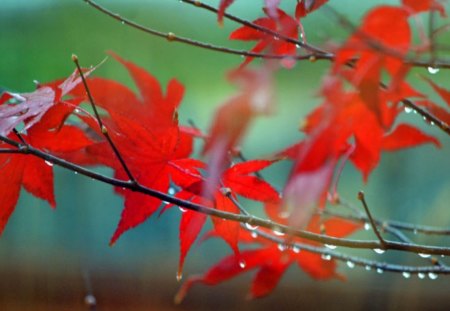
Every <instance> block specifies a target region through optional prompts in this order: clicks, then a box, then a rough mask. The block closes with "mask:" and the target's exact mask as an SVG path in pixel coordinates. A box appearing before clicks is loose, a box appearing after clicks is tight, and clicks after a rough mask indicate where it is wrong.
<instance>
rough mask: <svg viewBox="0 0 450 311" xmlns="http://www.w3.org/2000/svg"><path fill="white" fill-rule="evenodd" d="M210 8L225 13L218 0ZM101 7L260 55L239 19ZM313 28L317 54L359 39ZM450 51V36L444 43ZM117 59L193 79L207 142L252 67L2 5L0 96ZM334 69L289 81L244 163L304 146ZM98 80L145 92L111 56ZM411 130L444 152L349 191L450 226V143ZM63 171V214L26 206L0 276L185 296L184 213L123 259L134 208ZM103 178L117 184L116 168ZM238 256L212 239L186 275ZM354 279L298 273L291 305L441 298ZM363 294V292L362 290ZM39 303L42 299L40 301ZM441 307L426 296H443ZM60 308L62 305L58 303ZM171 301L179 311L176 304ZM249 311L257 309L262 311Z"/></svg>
mask: <svg viewBox="0 0 450 311" xmlns="http://www.w3.org/2000/svg"><path fill="white" fill-rule="evenodd" d="M333 2H334V4H333V7H334V8H336V9H338V10H339V11H340V12H341V13H343V14H345V15H346V16H347V17H349V19H350V20H352V21H354V22H355V23H357V21H358V20H359V18H360V17H361V15H362V14H363V12H364V11H365V10H366V9H367V8H368V7H371V6H373V5H375V4H376V3H378V1H356V3H355V1H350V0H348V1H347V0H346V1H332V3H333ZM208 3H212V4H215V3H217V1H208ZM389 3H396V2H395V1H389ZM101 4H103V5H105V6H107V7H108V8H110V9H112V10H114V11H116V12H120V14H121V15H123V16H124V17H127V18H130V19H133V20H135V21H137V22H140V23H142V24H144V25H147V26H150V27H153V28H155V29H158V30H162V31H172V32H174V33H176V34H178V35H182V36H185V37H189V38H194V39H198V40H200V41H204V42H210V43H215V44H219V45H224V46H229V47H235V48H242V49H244V48H245V49H246V48H250V47H251V46H252V45H251V43H250V44H245V43H240V42H231V41H228V40H227V35H228V34H229V32H230V31H231V30H233V29H235V28H236V27H237V26H236V25H235V24H233V23H232V22H229V21H226V22H225V26H224V27H222V28H220V27H218V25H217V23H216V16H215V15H214V14H211V13H209V12H206V11H201V10H199V9H197V8H195V7H192V6H189V5H186V4H183V3H180V2H179V1H172V0H170V1H168V0H166V1H162V0H159V1H150V0H149V1H118V0H117V1H101ZM260 5H261V1H242V0H241V1H237V2H236V3H235V4H234V5H233V6H232V7H231V9H230V12H232V13H235V14H237V15H239V16H242V17H245V18H248V19H254V18H256V17H258V16H260V11H259V9H258V8H259V7H260ZM290 5H292V4H291V3H290V2H289V1H284V2H283V6H284V7H285V8H289V6H290ZM304 26H305V29H306V32H307V36H308V40H309V41H310V42H312V43H321V42H326V41H330V40H333V41H339V40H341V39H343V38H345V36H346V33H347V32H346V30H345V29H343V28H342V27H336V22H335V20H334V19H333V17H332V15H330V14H327V13H326V12H318V13H316V14H314V15H312V16H310V17H308V18H307V19H306V20H305V22H304ZM448 39H449V36H448V35H446V36H444V37H443V38H442V39H441V41H443V42H445V41H446V40H448ZM109 50H111V51H114V52H116V53H118V54H119V55H121V56H122V57H124V58H126V59H129V60H132V61H133V62H135V63H136V64H139V65H141V66H142V67H144V68H146V69H147V70H149V71H150V72H151V73H152V74H154V75H155V76H157V77H158V79H159V80H160V81H161V83H162V84H163V85H164V86H165V85H166V83H167V81H168V80H169V79H171V78H172V77H176V78H177V79H178V80H180V81H181V82H182V83H183V84H184V85H185V86H186V90H187V91H186V95H185V98H184V100H183V103H182V108H181V111H180V117H181V120H182V121H185V120H187V119H193V120H195V122H196V123H197V125H198V126H200V127H201V128H203V129H205V130H206V129H207V128H208V125H209V123H210V121H211V118H212V116H213V113H214V111H215V109H216V108H217V107H218V106H219V105H220V104H221V103H223V102H224V101H225V100H226V99H227V98H228V97H230V96H233V95H234V94H235V88H234V87H233V86H232V85H230V84H228V82H227V81H226V78H225V74H226V72H227V71H228V70H229V69H230V68H233V67H236V66H237V65H238V64H239V63H240V62H241V61H242V59H241V58H240V57H237V56H232V55H226V54H221V53H217V52H211V51H206V50H200V49H198V48H195V47H191V46H186V45H182V44H180V43H169V42H167V41H166V40H163V39H159V38H154V37H151V36H148V35H147V34H144V33H141V32H139V31H137V30H135V29H131V28H130V27H127V26H124V25H122V24H120V23H119V22H117V21H114V20H113V19H111V18H109V17H107V16H104V15H102V14H100V13H99V12H97V11H95V10H94V9H93V8H91V7H89V6H88V5H86V4H85V3H83V1H81V0H65V1H50V0H42V1H36V0H35V1H13V0H7V1H5V0H2V1H1V3H0V87H3V88H5V89H7V90H10V91H15V92H26V91H32V90H33V88H34V84H33V80H38V81H41V82H46V81H51V80H55V79H57V78H61V77H66V76H68V75H69V74H70V73H71V72H72V71H73V70H74V66H73V63H72V61H71V58H70V57H71V54H72V53H75V54H77V55H78V57H79V59H80V62H81V63H82V64H83V65H84V66H86V67H87V66H89V65H96V64H98V63H100V62H101V61H102V60H103V59H104V58H105V57H107V54H106V51H109ZM442 56H443V57H445V56H446V55H445V54H443V55H442ZM447 56H448V54H447ZM328 65H329V64H328V63H327V62H316V63H313V64H311V63H308V62H303V63H298V64H297V65H296V66H295V68H294V69H292V70H281V71H280V72H278V73H277V74H276V97H277V106H276V113H275V114H274V115H273V116H271V117H264V118H261V119H259V120H257V121H256V122H255V124H254V126H253V127H252V128H251V130H250V132H249V134H248V136H247V138H246V139H245V142H244V152H245V154H246V155H247V156H248V157H250V158H252V157H261V156H265V155H268V154H270V153H272V152H274V151H276V150H278V149H280V148H282V147H285V146H287V145H289V144H291V143H293V142H295V140H296V139H298V138H299V137H300V136H299V134H298V133H297V128H298V125H299V124H300V121H301V119H302V118H303V117H304V116H305V115H306V113H307V112H308V111H310V110H311V109H312V108H313V107H315V105H317V104H318V103H319V102H320V99H319V98H317V96H316V95H315V94H316V92H317V90H318V87H319V85H320V81H321V77H322V75H323V74H324V73H325V72H326V70H327V68H328ZM95 74H96V75H100V76H104V77H108V78H111V79H115V80H119V81H123V83H125V84H127V85H129V86H130V87H132V88H134V86H133V85H132V82H131V80H130V78H129V77H128V76H127V75H126V73H125V71H124V69H123V68H121V66H120V65H119V64H118V63H116V62H115V61H114V60H113V59H111V58H108V60H107V61H106V62H105V63H104V64H103V65H101V67H100V68H99V69H98V70H96V72H95ZM418 74H421V75H428V72H427V71H426V70H425V69H417V70H414V72H413V74H411V82H412V83H413V84H414V85H418V87H419V88H420V89H423V90H424V91H426V92H428V93H429V92H430V88H429V87H427V86H426V85H424V83H423V82H422V81H421V80H420V78H419V77H418ZM433 78H435V81H437V82H439V83H441V84H442V85H444V86H446V87H447V88H448V87H449V86H448V82H449V73H448V71H445V70H441V71H440V72H439V73H438V74H437V75H436V76H433ZM434 98H437V97H434ZM401 119H402V120H403V121H408V122H410V123H413V124H417V125H419V126H420V127H422V128H423V129H424V130H426V131H427V132H428V133H431V134H433V135H436V136H437V137H438V138H440V140H441V141H442V143H443V147H442V149H441V150H436V149H435V148H434V147H432V146H428V145H427V146H424V147H421V148H415V149H411V150H405V151H402V152H398V153H396V154H385V155H383V158H382V161H381V163H380V165H379V167H378V168H377V170H376V171H375V172H374V173H373V174H372V175H371V177H370V179H369V183H368V184H364V183H363V182H362V180H361V177H360V175H359V174H358V173H357V172H356V171H355V169H354V168H353V167H350V166H349V167H347V168H346V169H345V171H344V174H343V177H342V183H341V185H340V189H341V193H342V195H343V196H344V197H346V198H348V199H350V200H352V201H353V202H354V203H355V205H356V204H357V202H356V199H355V196H356V193H357V191H358V190H360V189H363V190H364V191H365V193H366V196H367V200H368V202H369V204H370V206H371V209H372V212H373V213H374V214H375V215H376V216H377V217H380V218H390V219H396V220H402V221H410V222H414V223H422V224H429V225H438V226H449V225H450V222H449V219H450V215H449V208H450V206H449V203H448V202H450V177H449V168H450V165H449V155H450V153H449V151H450V144H449V141H450V140H449V137H448V136H445V135H444V134H442V133H441V132H440V131H439V130H438V129H436V128H434V127H431V126H428V125H426V124H424V122H422V120H421V119H420V118H419V117H418V116H417V115H414V114H408V115H406V114H405V115H404V116H402V117H401ZM55 171H56V177H55V188H56V198H57V199H56V200H57V209H56V210H51V209H50V207H49V206H48V205H47V204H46V203H45V202H42V201H39V200H38V199H35V198H32V197H31V196H29V195H28V194H27V193H25V191H23V192H22V196H21V198H20V202H19V204H18V205H17V207H16V210H15V212H14V214H13V216H12V217H11V219H10V221H9V223H8V225H7V228H6V230H5V232H4V234H3V236H2V237H1V239H0V277H1V276H2V275H3V276H5V275H9V274H8V271H21V273H23V276H22V277H21V282H22V283H24V284H35V283H33V282H35V278H37V277H36V275H39V273H48V274H51V275H58V276H62V277H64V276H67V277H68V278H69V279H70V276H73V277H74V278H75V279H76V278H77V276H78V275H81V271H83V270H89V271H91V273H92V274H93V275H102V276H111V277H113V278H114V277H116V278H118V279H119V280H122V281H123V278H124V277H123V276H127V277H129V278H130V279H131V280H139V282H143V283H145V282H150V283H152V282H153V281H152V280H164V282H165V283H164V284H165V285H164V286H166V287H167V288H168V290H167V291H169V292H171V293H172V294H173V293H174V292H175V291H176V288H177V287H178V285H177V283H176V280H175V273H176V269H177V263H178V221H179V217H180V212H179V211H178V210H177V209H172V210H170V211H169V212H167V213H166V214H165V215H163V216H162V217H161V218H157V217H156V216H154V217H152V218H150V219H149V220H148V221H146V222H145V223H144V224H142V225H140V226H139V227H137V228H136V229H133V230H130V231H128V232H127V233H125V234H124V235H123V236H122V237H121V238H120V240H119V241H118V242H117V243H116V245H115V246H114V247H109V246H108V241H109V238H110V237H111V235H112V233H113V232H114V229H115V226H116V224H117V223H118V221H119V217H120V212H121V209H122V200H121V198H120V197H118V196H117V195H115V194H114V193H113V191H112V189H111V187H110V186H108V185H103V184H100V183H96V182H92V181H91V180H89V179H88V178H85V177H83V176H78V175H75V174H74V173H72V172H69V171H66V170H63V169H60V168H56V169H55ZM103 171H104V172H105V173H106V174H110V171H108V170H106V169H103ZM0 174H1V171H0ZM286 174H287V166H286V165H277V166H276V167H274V168H271V169H268V170H267V171H266V172H265V176H266V177H268V178H270V179H271V180H272V181H273V182H274V183H275V184H276V185H277V186H278V187H281V186H282V184H283V178H284V177H285V176H286ZM253 208H254V209H257V207H253ZM357 237H361V238H373V235H372V234H370V233H367V232H362V233H360V234H359V235H357ZM413 238H414V239H415V240H416V241H418V242H423V243H441V244H443V245H449V239H448V238H446V239H443V238H439V239H438V238H434V237H422V236H413ZM352 252H353V253H355V254H362V255H364V256H366V257H374V256H375V254H371V253H368V252H357V251H352ZM227 253H229V250H228V249H227V248H226V247H225V245H224V243H223V242H221V241H212V240H211V241H207V242H205V243H203V244H202V245H200V246H196V247H194V248H193V249H192V251H191V253H190V254H189V257H188V258H187V261H186V268H185V274H187V275H189V274H192V273H198V272H201V271H205V267H208V266H210V265H211V264H213V263H214V262H215V261H216V260H217V259H218V258H221V257H222V256H224V255H225V254H227ZM377 256H379V255H377ZM383 256H385V258H386V259H394V260H401V261H402V262H405V263H407V262H408V263H418V262H419V259H418V258H413V256H410V255H408V256H407V255H405V254H394V255H392V254H385V255H383ZM340 270H341V271H342V272H344V273H346V274H347V275H348V277H349V282H348V283H346V284H345V285H342V284H341V283H338V282H335V281H332V282H329V283H317V282H314V281H312V280H310V279H309V278H308V277H307V276H306V275H305V274H303V273H302V272H298V269H296V268H295V269H291V270H290V272H291V273H289V275H286V277H285V278H284V279H283V281H282V284H281V285H280V288H282V289H283V288H289V290H290V291H289V292H290V293H292V291H293V289H294V293H295V289H296V288H297V287H298V286H301V288H303V289H305V290H306V289H310V288H317V289H318V290H319V289H322V290H328V289H330V291H333V290H335V289H336V288H341V287H343V288H346V290H347V291H348V292H349V293H351V292H352V291H355V293H357V295H359V296H358V297H362V298H361V301H364V299H363V298H364V297H365V296H364V293H369V292H370V291H371V290H374V286H375V287H376V288H378V289H379V288H383V289H385V290H391V291H392V292H396V291H397V290H399V289H403V290H404V288H405V287H408V291H406V294H405V295H406V297H410V296H414V295H416V296H417V295H418V293H424V292H425V293H429V292H427V291H426V290H427V289H426V288H429V287H430V286H432V285H430V282H431V281H428V280H427V281H420V282H419V281H418V280H416V279H415V280H408V281H406V280H403V279H402V278H401V277H400V276H398V275H389V274H385V275H383V276H379V275H376V274H375V273H374V272H371V273H369V272H365V271H362V270H361V269H355V270H354V271H351V272H350V271H348V270H349V269H348V268H346V267H345V265H344V264H342V265H341V268H340ZM248 281H249V276H247V277H243V278H240V279H239V280H238V281H237V283H234V284H240V286H241V287H239V288H241V291H245V290H246V288H247V283H248ZM99 282H100V281H99ZM155 282H156V281H155ZM232 282H233V281H232ZM406 282H408V284H406ZM433 282H434V283H433V286H432V288H433V289H434V290H435V291H437V292H438V293H439V290H440V288H443V287H444V286H445V284H447V285H448V284H449V283H448V278H447V279H446V278H442V277H441V278H439V279H438V280H437V281H433ZM19 283H20V282H19ZM22 283H21V284H22ZM63 283H64V281H63ZM299 283H300V284H301V285H298V284H299ZM145 284H147V283H145ZM232 284H233V283H232ZM355 284H359V285H357V286H355ZM434 284H441V285H442V286H440V285H439V286H437V285H434ZM147 285H148V284H147ZM242 285H243V286H244V287H242ZM30 286H31V287H33V285H30ZM80 286H82V285H80ZM225 286H227V285H225ZM144 287H145V286H144ZM357 287H358V288H359V289H358V291H357V292H356V288H357ZM223 288H224V287H216V288H213V289H208V290H206V289H204V288H201V289H199V290H198V291H196V292H195V293H197V295H198V296H195V294H194V297H199V296H200V295H201V294H202V293H203V292H202V290H204V291H205V292H207V293H210V294H211V295H220V294H221V293H222V290H223ZM225 288H229V287H225ZM361 288H363V290H361ZM444 288H445V287H444ZM282 289H278V290H275V292H274V293H273V296H274V297H275V298H269V300H268V301H270V299H279V298H280V297H285V295H283V290H282ZM161 290H162V289H161ZM364 290H366V292H365V291H364ZM81 291H82V290H81ZM8 295H9V294H8V291H7V292H6V294H4V296H2V297H0V298H1V299H5V300H3V303H5V301H9V300H8V299H7V298H5V297H9V296H8ZM29 295H30V296H33V291H31V294H29ZM143 295H145V294H144V293H143ZM221 295H226V293H224V294H221ZM427 295H428V294H426V295H425V297H428V298H429V297H430V296H427ZM242 296H243V293H242V292H241V295H236V293H234V294H230V297H228V298H229V299H230V300H233V299H241V298H242ZM11 297H15V296H14V295H13V296H11ZM30 299H31V298H30ZM48 300H49V303H52V299H48ZM194 301H196V300H194ZM239 301H240V300H238V302H239ZM1 303H2V300H0V305H1ZM167 303H168V304H170V301H168V302H167ZM246 306H247V307H249V308H250V307H251V306H252V305H251V304H250V305H246ZM11 308H12V307H11ZM0 309H1V308H0Z"/></svg>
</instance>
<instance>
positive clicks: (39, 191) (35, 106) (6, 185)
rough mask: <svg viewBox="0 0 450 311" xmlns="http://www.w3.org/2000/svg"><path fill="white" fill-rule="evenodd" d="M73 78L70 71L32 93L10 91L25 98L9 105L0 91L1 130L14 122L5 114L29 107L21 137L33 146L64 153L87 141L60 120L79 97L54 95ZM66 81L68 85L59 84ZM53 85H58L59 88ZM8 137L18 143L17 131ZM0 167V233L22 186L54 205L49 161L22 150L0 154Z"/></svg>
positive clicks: (78, 148) (72, 85) (6, 147)
mask: <svg viewBox="0 0 450 311" xmlns="http://www.w3.org/2000/svg"><path fill="white" fill-rule="evenodd" d="M75 80H76V79H75ZM73 81H74V74H72V75H71V76H70V77H69V78H68V79H67V80H65V81H64V82H63V84H60V83H58V84H55V85H54V86H43V87H42V88H39V89H37V90H36V91H35V92H32V93H26V94H17V95H14V96H16V97H19V98H26V100H25V101H23V102H21V103H19V104H15V105H14V106H10V107H8V106H7V105H8V104H6V103H5V100H8V99H9V98H11V97H10V96H8V95H3V96H2V97H1V100H0V105H1V106H0V107H5V109H3V110H2V111H3V112H6V113H5V114H4V115H3V116H4V117H5V124H7V126H5V127H4V128H3V130H4V131H5V132H6V131H9V128H11V127H12V128H14V127H15V126H16V125H18V123H16V121H17V120H14V122H8V121H10V120H11V118H10V117H8V115H9V116H10V112H11V111H21V109H29V110H28V111H32V112H30V115H29V118H30V119H23V121H25V123H26V130H25V129H23V130H22V132H23V133H22V134H21V137H22V139H24V140H25V141H26V142H27V143H28V144H30V145H31V146H33V147H34V148H38V149H42V150H45V151H47V152H49V153H53V154H55V155H58V156H62V157H64V154H65V153H72V152H75V151H77V150H80V149H83V148H86V147H87V146H89V145H91V144H92V142H91V140H90V139H89V138H88V137H87V136H86V135H85V134H84V133H83V132H82V131H81V130H80V129H79V128H78V127H76V126H74V125H65V124H64V121H65V120H66V118H67V116H68V115H69V114H70V113H71V112H72V111H73V110H74V109H75V107H76V106H77V105H78V104H79V102H80V99H69V100H62V99H61V97H58V98H57V97H55V94H56V93H58V92H60V93H61V94H64V93H66V92H68V91H69V90H70V89H71V88H73V87H75V85H76V82H73ZM78 82H80V80H78ZM68 84H70V87H61V86H62V85H68ZM55 88H59V89H60V91H58V90H56V89H55ZM42 90H44V91H42ZM61 96H62V95H61ZM4 105H6V106H4ZM22 106H25V108H22ZM2 125H3V123H2ZM12 128H11V129H12ZM8 137H9V138H10V139H13V140H15V141H17V142H18V143H21V140H20V139H19V138H18V136H17V135H14V134H9V136H8ZM0 148H5V149H11V147H10V146H8V145H7V144H6V143H1V144H0ZM0 167H1V174H0V185H1V189H2V190H0V200H1V205H0V234H1V233H2V232H3V230H4V229H5V226H6V223H7V222H8V220H9V218H10V216H11V214H12V213H13V211H14V208H15V206H16V204H17V200H18V198H19V194H20V189H21V187H22V186H23V187H24V188H25V190H27V191H28V192H29V193H31V194H32V195H33V196H35V197H37V198H40V199H42V200H45V201H47V202H48V203H49V204H50V206H51V207H52V208H54V207H55V206H56V202H55V195H54V189H53V168H52V164H51V163H49V162H45V161H44V160H42V159H39V158H36V157H33V156H27V155H22V154H0Z"/></svg>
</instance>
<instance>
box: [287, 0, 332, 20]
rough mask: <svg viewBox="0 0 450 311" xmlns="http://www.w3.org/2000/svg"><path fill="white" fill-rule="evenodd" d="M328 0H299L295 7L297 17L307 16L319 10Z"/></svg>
mask: <svg viewBox="0 0 450 311" xmlns="http://www.w3.org/2000/svg"><path fill="white" fill-rule="evenodd" d="M327 2H328V0H301V1H297V6H296V7H295V17H296V18H297V19H300V18H302V17H305V16H306V15H308V14H309V13H311V12H313V11H315V10H317V9H318V8H320V7H321V6H322V5H324V4H325V3H327Z"/></svg>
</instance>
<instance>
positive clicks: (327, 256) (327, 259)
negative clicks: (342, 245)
mask: <svg viewBox="0 0 450 311" xmlns="http://www.w3.org/2000/svg"><path fill="white" fill-rule="evenodd" d="M321 257H322V259H323V260H326V261H329V260H331V255H328V254H323V255H322V256H321Z"/></svg>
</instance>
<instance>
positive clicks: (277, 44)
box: [230, 8, 299, 68]
mask: <svg viewBox="0 0 450 311" xmlns="http://www.w3.org/2000/svg"><path fill="white" fill-rule="evenodd" d="M276 12H277V14H276V16H274V15H273V14H270V10H269V9H267V8H265V9H264V13H265V14H266V15H267V17H263V18H258V19H257V20H254V21H253V23H254V24H256V25H259V26H262V27H265V28H267V29H270V30H273V31H274V32H277V33H279V34H281V35H283V36H285V37H289V38H292V39H298V33H299V24H298V22H297V21H296V20H295V19H294V18H293V17H291V16H290V15H288V14H287V13H286V12H284V11H283V10H281V9H276ZM230 39H232V40H243V41H258V43H257V44H256V45H255V46H254V47H253V48H252V49H251V50H250V51H251V52H255V53H260V52H262V51H264V50H266V51H267V52H269V53H272V54H275V55H281V56H286V58H285V59H284V61H282V64H283V65H284V66H285V67H288V68H290V67H292V66H293V64H294V63H293V61H292V56H295V54H296V51H297V47H296V45H295V44H293V43H290V42H286V41H285V40H281V39H279V38H277V37H276V36H274V35H272V34H268V33H265V32H262V31H260V30H257V29H254V28H252V27H249V26H242V27H240V28H238V29H236V30H235V31H233V32H232V33H231V34H230ZM252 60H253V57H246V58H245V61H244V62H243V63H242V64H241V67H243V66H245V65H247V64H248V63H250V62H251V61H252Z"/></svg>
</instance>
